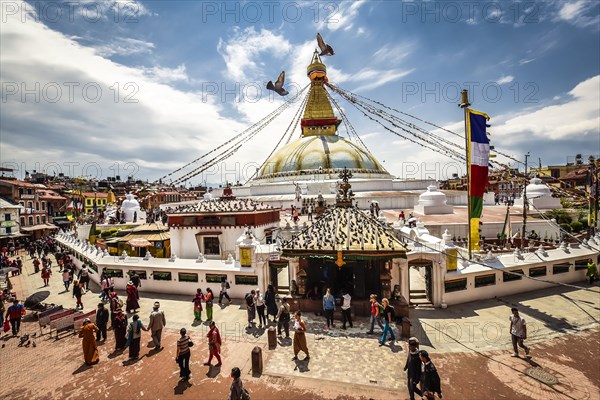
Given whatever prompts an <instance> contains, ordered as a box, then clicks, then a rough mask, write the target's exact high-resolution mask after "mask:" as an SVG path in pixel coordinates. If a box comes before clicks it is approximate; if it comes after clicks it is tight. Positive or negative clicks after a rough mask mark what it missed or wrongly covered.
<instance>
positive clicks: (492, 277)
mask: <svg viewBox="0 0 600 400" xmlns="http://www.w3.org/2000/svg"><path fill="white" fill-rule="evenodd" d="M495 284H496V274H488V275H480V276H476V277H475V287H483V286H491V285H495Z"/></svg>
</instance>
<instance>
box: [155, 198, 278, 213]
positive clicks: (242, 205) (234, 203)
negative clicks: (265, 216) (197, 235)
mask: <svg viewBox="0 0 600 400" xmlns="http://www.w3.org/2000/svg"><path fill="white" fill-rule="evenodd" d="M271 209H272V210H274V208H273V207H272V206H270V205H268V204H264V203H262V202H258V201H254V200H251V199H232V200H210V201H208V200H203V201H200V202H198V203H196V204H192V205H182V206H178V207H175V208H171V209H169V210H167V213H168V214H187V213H200V212H208V213H210V212H214V213H222V212H237V211H259V210H261V211H262V210H271Z"/></svg>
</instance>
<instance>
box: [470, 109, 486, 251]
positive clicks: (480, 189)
mask: <svg viewBox="0 0 600 400" xmlns="http://www.w3.org/2000/svg"><path fill="white" fill-rule="evenodd" d="M467 112H468V115H467V135H468V136H467V137H468V140H467V146H468V147H467V152H468V157H467V166H468V173H469V196H470V200H471V210H470V211H471V220H470V221H469V229H470V231H471V243H470V244H469V246H470V249H471V250H479V219H480V218H481V214H482V212H483V193H484V192H485V187H486V186H487V184H488V163H489V159H490V141H489V139H488V136H487V132H486V127H487V126H488V125H487V121H488V120H489V119H490V117H489V116H488V115H487V114H485V113H482V112H480V111H475V110H470V109H469V110H467Z"/></svg>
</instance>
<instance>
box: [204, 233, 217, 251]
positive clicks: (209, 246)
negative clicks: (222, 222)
mask: <svg viewBox="0 0 600 400" xmlns="http://www.w3.org/2000/svg"><path fill="white" fill-rule="evenodd" d="M204 254H209V255H215V254H216V255H219V254H221V251H220V249H219V238H218V237H208V236H207V237H205V238H204Z"/></svg>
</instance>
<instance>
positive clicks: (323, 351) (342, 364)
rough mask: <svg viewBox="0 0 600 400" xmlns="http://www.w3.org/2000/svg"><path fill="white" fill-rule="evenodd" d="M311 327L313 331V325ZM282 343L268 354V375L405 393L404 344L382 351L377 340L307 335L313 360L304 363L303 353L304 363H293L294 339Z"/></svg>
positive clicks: (397, 344)
mask: <svg viewBox="0 0 600 400" xmlns="http://www.w3.org/2000/svg"><path fill="white" fill-rule="evenodd" d="M307 325H308V326H309V327H310V321H307ZM309 329H310V328H309ZM292 337H293V334H292ZM278 342H279V344H278V346H277V348H276V349H275V350H269V351H268V352H267V353H268V360H267V363H266V369H265V372H264V373H265V374H268V375H274V376H295V377H305V378H312V379H319V380H325V381H336V382H346V383H349V384H354V385H374V386H377V387H381V388H387V389H399V390H404V387H405V384H404V382H405V379H406V375H405V373H404V371H403V368H404V361H405V357H406V348H405V345H404V344H403V343H400V342H397V343H396V344H394V345H390V344H386V345H385V346H381V347H380V346H379V344H378V342H377V339H375V338H373V339H362V338H353V339H351V340H349V339H347V338H345V337H340V336H337V337H336V336H329V335H314V334H307V342H308V351H309V352H310V355H311V358H310V360H308V361H306V360H303V357H304V354H303V353H302V352H301V353H300V355H299V357H300V360H297V361H292V360H291V358H292V357H293V356H294V352H293V347H292V339H291V338H290V339H288V340H286V339H280V340H279V341H278Z"/></svg>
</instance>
